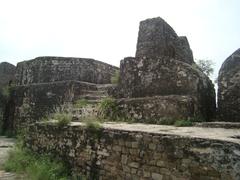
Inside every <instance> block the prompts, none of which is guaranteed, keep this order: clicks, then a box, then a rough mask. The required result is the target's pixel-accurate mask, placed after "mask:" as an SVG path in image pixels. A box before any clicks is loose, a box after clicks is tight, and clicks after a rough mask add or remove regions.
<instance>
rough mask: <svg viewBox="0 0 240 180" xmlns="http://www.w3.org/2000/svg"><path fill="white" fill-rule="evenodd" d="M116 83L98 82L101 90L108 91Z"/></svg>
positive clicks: (98, 87)
mask: <svg viewBox="0 0 240 180" xmlns="http://www.w3.org/2000/svg"><path fill="white" fill-rule="evenodd" d="M115 86H116V85H115V84H97V89H98V90H100V91H106V92H107V90H108V89H109V88H111V87H115Z"/></svg>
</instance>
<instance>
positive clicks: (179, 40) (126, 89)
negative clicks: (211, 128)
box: [112, 18, 216, 120]
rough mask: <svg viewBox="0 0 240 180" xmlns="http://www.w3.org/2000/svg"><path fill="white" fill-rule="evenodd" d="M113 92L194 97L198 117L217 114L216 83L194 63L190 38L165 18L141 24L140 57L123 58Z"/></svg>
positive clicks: (117, 94) (126, 95)
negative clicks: (177, 31) (178, 34)
mask: <svg viewBox="0 0 240 180" xmlns="http://www.w3.org/2000/svg"><path fill="white" fill-rule="evenodd" d="M112 94H113V95H114V96H115V97H117V98H140V97H153V96H166V95H168V96H169V95H176V96H191V97H193V98H194V99H195V102H196V105H197V107H198V109H197V111H198V112H199V114H198V115H197V116H200V117H201V118H203V119H206V120H209V119H211V118H213V117H214V115H215V108H216V103H215V90H214V85H213V84H212V82H211V80H210V79H209V78H208V77H207V76H206V75H205V74H204V73H203V72H202V71H201V70H200V68H198V66H197V65H196V64H195V63H194V61H193V56H192V52H191V50H190V47H189V44H188V42H187V39H186V38H184V37H178V36H177V34H176V33H175V32H174V30H173V29H172V28H171V27H170V26H169V25H168V24H167V23H166V22H165V21H164V20H162V19H161V18H153V19H147V20H145V21H142V22H141V23H140V29H139V37H138V44H137V51H136V57H135V58H134V57H128V58H125V59H124V60H122V61H121V65H120V82H119V85H118V86H117V87H116V89H115V90H113V91H112ZM162 104H163V103H162ZM165 106H167V105H166V104H165ZM177 108H181V106H179V107H177ZM139 109H140V108H139ZM166 111H168V109H167V110H166ZM156 112H157V111H156ZM189 113H190V114H191V115H190V116H189V117H193V116H196V114H194V112H189ZM181 115H183V114H181V113H180V114H179V115H178V116H181ZM136 118H138V117H137V115H136ZM139 118H141V117H139ZM174 118H175V117H174Z"/></svg>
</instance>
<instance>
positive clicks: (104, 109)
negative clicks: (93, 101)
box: [99, 98, 120, 119]
mask: <svg viewBox="0 0 240 180" xmlns="http://www.w3.org/2000/svg"><path fill="white" fill-rule="evenodd" d="M99 112H100V114H101V116H102V117H103V118H104V119H105V118H107V119H109V118H111V119H117V118H119V117H120V115H119V107H118V105H117V101H116V99H113V98H105V99H103V100H102V101H101V102H100V105H99Z"/></svg>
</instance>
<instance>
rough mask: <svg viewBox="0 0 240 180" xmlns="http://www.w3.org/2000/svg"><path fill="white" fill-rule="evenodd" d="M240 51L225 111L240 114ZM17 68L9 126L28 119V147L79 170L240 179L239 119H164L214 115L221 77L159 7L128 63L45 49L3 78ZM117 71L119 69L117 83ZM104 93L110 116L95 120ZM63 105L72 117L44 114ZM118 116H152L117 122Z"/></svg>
mask: <svg viewBox="0 0 240 180" xmlns="http://www.w3.org/2000/svg"><path fill="white" fill-rule="evenodd" d="M239 57H240V50H237V51H236V52H235V53H234V54H233V55H231V56H230V57H229V58H228V59H227V60H226V61H225V63H224V64H223V66H222V68H221V70H220V72H219V80H218V83H219V93H218V103H219V111H218V114H219V115H218V116H217V117H220V118H221V120H226V121H238V122H239V118H238V117H239V115H240V114H239V112H240V109H239V107H240V106H239V105H240V103H239V99H240V97H239V89H240V88H239V87H240V85H239V77H240V69H239V67H240V64H239V62H240V59H239ZM1 65H2V64H0V73H1V70H2V67H1ZM4 67H5V66H4ZM3 69H4V68H3ZM10 69H11V68H10ZM15 71H16V73H15V77H16V78H15V84H16V86H15V87H14V88H13V89H11V91H10V92H11V93H10V97H9V98H8V100H7V103H6V104H5V108H6V112H5V114H4V121H5V122H8V125H9V126H8V127H7V128H8V129H10V130H13V131H19V130H20V131H21V130H23V129H26V130H27V133H25V136H24V145H25V146H26V147H27V148H29V149H30V150H32V151H34V152H37V153H40V154H41V153H43V154H45V153H47V154H54V156H58V157H60V158H61V159H62V160H63V162H66V163H67V165H68V167H69V168H70V171H71V173H72V174H74V175H76V176H77V177H81V176H82V175H84V176H85V177H86V178H87V179H91V180H92V179H94V180H95V179H103V180H109V179H126V180H132V179H144V180H149V179H152V180H185V179H186V180H205V179H212V180H238V179H240V173H239V169H240V138H239V127H240V123H229V122H226V123H223V122H221V123H219V122H205V123H197V124H196V125H195V127H184V128H182V127H176V126H174V127H173V126H162V125H155V124H158V123H163V121H167V123H169V122H170V121H172V120H173V121H176V120H193V121H194V120H199V119H201V120H205V121H211V120H212V118H213V117H214V116H215V90H214V86H213V84H212V82H211V81H210V79H209V78H208V77H207V76H206V75H205V74H204V73H203V72H202V71H201V69H200V68H199V67H198V66H197V65H196V64H195V62H194V60H193V54H192V51H191V49H190V46H189V43H188V40H187V38H186V37H182V36H178V35H177V34H176V33H175V32H174V30H173V29H172V27H171V26H170V25H168V24H167V23H166V22H165V21H164V20H163V19H161V18H159V17H158V18H153V19H147V20H145V21H142V22H141V23H140V28H139V35H138V42H137V50H136V56H135V57H127V58H125V59H124V60H122V61H121V66H120V69H119V68H117V67H114V66H111V65H109V64H106V63H103V62H100V61H97V60H93V59H85V58H67V57H38V58H35V59H33V60H29V61H23V62H20V63H18V65H17V67H16V70H15V68H12V71H10V70H9V71H4V73H6V74H7V72H11V73H10V75H9V77H11V78H8V79H7V78H6V81H5V82H4V85H6V84H9V80H11V79H13V80H14V78H13V75H12V72H15ZM116 72H120V77H119V82H118V83H117V84H115V85H114V84H112V82H111V79H112V77H113V76H115V75H116V74H117V73H116ZM0 77H2V76H0ZM4 80H5V79H4ZM114 98H115V99H114ZM103 99H104V100H106V99H107V100H108V103H109V102H110V106H108V109H107V113H108V116H109V117H108V118H109V119H108V120H110V121H111V122H105V123H102V124H101V125H100V127H98V128H96V127H95V126H90V127H89V126H88V124H87V123H89V119H88V118H89V117H92V116H94V118H95V120H96V119H97V118H98V117H100V118H103V117H102V114H101V113H99V105H101V103H103V102H104V100H103ZM79 100H87V103H86V104H84V105H83V104H77V103H78V101H79ZM109 100H110V101H109ZM112 100H114V101H112ZM105 102H107V101H105ZM56 112H61V113H67V114H72V115H73V116H72V118H71V122H70V123H68V124H64V125H59V124H58V123H57V121H54V120H56V119H53V118H52V119H47V121H44V118H46V117H49V116H51V115H52V114H54V113H56ZM109 112H110V113H109ZM83 120H84V121H83ZM119 120H129V121H130V120H134V122H144V123H133V124H128V123H122V122H112V121H119ZM86 121H87V123H86ZM129 121H128V122H129ZM130 122H132V121H130ZM146 123H155V124H152V125H149V124H146ZM205 127H207V128H205ZM219 127H221V128H219ZM224 127H225V128H226V129H224Z"/></svg>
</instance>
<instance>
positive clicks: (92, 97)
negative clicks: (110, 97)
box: [80, 94, 107, 100]
mask: <svg viewBox="0 0 240 180" xmlns="http://www.w3.org/2000/svg"><path fill="white" fill-rule="evenodd" d="M106 97H107V96H106V95H94V94H84V95H82V96H80V98H83V99H86V100H100V99H104V98H106Z"/></svg>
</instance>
